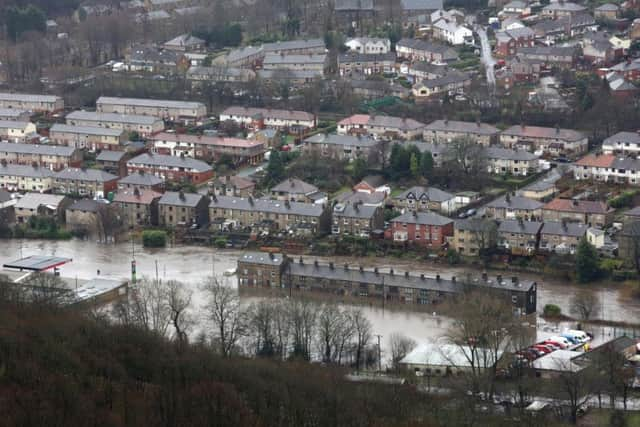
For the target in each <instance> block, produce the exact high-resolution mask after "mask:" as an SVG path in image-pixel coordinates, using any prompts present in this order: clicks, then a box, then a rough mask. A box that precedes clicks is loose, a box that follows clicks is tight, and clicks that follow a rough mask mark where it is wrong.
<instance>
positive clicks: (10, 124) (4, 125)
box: [0, 120, 31, 130]
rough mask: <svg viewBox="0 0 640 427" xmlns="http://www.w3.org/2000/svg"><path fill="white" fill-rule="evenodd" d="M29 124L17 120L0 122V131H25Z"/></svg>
mask: <svg viewBox="0 0 640 427" xmlns="http://www.w3.org/2000/svg"><path fill="white" fill-rule="evenodd" d="M30 124H31V123H30V122H22V121H19V120H0V129H22V130H25V129H26V128H27V126H29V125H30Z"/></svg>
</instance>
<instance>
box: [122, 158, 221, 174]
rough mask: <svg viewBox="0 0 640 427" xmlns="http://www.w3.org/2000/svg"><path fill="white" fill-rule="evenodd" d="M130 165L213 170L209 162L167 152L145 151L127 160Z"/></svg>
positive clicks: (199, 170)
mask: <svg viewBox="0 0 640 427" xmlns="http://www.w3.org/2000/svg"><path fill="white" fill-rule="evenodd" d="M127 164H128V165H136V164H142V165H146V166H163V167H171V168H186V169H193V170H195V171H196V172H207V171H210V170H212V168H211V166H209V165H208V164H207V163H205V162H203V161H201V160H196V159H193V158H191V157H187V156H185V157H179V156H169V155H165V154H153V155H151V154H149V153H143V154H140V155H139V156H136V157H134V158H133V159H131V160H129V161H127Z"/></svg>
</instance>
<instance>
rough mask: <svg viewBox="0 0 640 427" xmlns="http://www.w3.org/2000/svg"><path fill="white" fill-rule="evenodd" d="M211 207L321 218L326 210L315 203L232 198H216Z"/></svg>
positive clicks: (210, 204) (212, 200) (213, 199)
mask: <svg viewBox="0 0 640 427" xmlns="http://www.w3.org/2000/svg"><path fill="white" fill-rule="evenodd" d="M209 207H210V208H217V209H237V210H242V211H253V212H268V213H277V214H291V215H303V216H312V217H319V216H320V215H322V212H323V209H324V208H323V207H322V206H320V205H316V204H313V203H300V202H283V201H281V200H269V199H252V198H244V197H232V196H216V197H215V198H212V199H211V203H209Z"/></svg>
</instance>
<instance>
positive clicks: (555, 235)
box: [540, 221, 589, 254]
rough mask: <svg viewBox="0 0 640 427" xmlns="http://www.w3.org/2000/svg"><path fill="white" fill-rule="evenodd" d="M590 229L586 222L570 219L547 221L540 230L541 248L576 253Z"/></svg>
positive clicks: (549, 250) (542, 249)
mask: <svg viewBox="0 0 640 427" xmlns="http://www.w3.org/2000/svg"><path fill="white" fill-rule="evenodd" d="M588 229H589V227H587V226H586V225H584V224H579V223H574V222H568V221H560V222H557V221H548V222H545V223H544V225H543V226H542V230H541V231H540V250H541V251H548V252H556V253H569V254H574V253H575V251H576V248H577V247H578V244H579V243H580V240H581V239H582V238H583V237H584V236H585V235H586V234H587V230H588Z"/></svg>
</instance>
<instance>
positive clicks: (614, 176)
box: [573, 154, 640, 185]
mask: <svg viewBox="0 0 640 427" xmlns="http://www.w3.org/2000/svg"><path fill="white" fill-rule="evenodd" d="M573 175H574V178H575V179H576V180H578V181H580V180H589V179H590V180H594V181H599V182H609V183H613V184H625V185H629V184H630V185H640V159H637V158H634V157H625V156H622V155H614V154H588V155H587V156H585V157H583V158H581V159H580V160H578V161H577V162H575V163H574V166H573Z"/></svg>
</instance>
